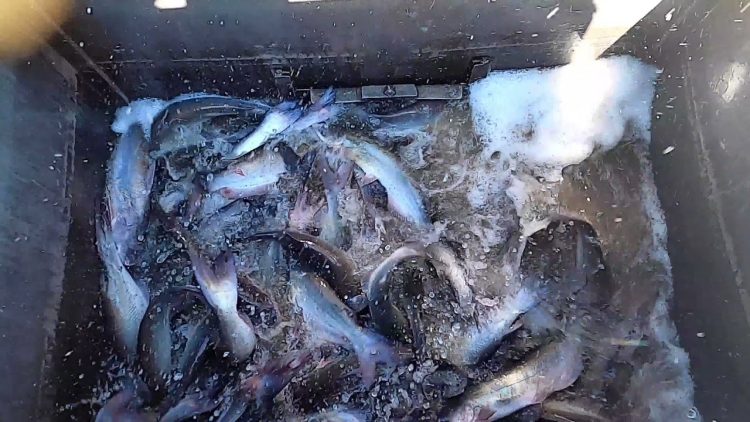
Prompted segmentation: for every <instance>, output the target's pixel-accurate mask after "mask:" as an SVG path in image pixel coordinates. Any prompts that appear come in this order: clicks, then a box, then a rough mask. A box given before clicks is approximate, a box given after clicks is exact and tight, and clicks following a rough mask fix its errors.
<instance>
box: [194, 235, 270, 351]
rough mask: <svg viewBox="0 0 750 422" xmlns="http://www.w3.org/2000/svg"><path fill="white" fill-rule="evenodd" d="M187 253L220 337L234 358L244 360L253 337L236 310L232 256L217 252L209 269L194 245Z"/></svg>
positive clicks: (248, 324) (248, 322)
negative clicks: (217, 324)
mask: <svg viewBox="0 0 750 422" xmlns="http://www.w3.org/2000/svg"><path fill="white" fill-rule="evenodd" d="M188 252H189V255H190V261H191V262H192V264H193V270H194V271H195V279H196V280H197V281H198V285H200V288H201V291H202V292H203V295H204V296H205V297H206V301H208V303H209V305H211V307H212V308H213V309H214V311H215V312H216V315H217V317H218V318H219V326H220V328H221V334H222V339H223V340H224V342H226V343H227V345H228V346H229V349H230V351H231V352H232V354H233V355H234V357H235V358H237V359H238V360H240V361H242V360H245V359H247V358H248V357H249V356H250V354H251V353H252V352H253V350H254V349H255V344H256V343H257V337H256V335H255V329H254V327H253V325H252V323H250V321H248V320H247V319H246V317H243V316H242V315H240V313H239V311H238V310H237V300H238V292H237V289H238V286H237V271H236V269H235V266H234V256H233V255H232V254H231V253H228V252H224V253H222V254H220V255H219V256H218V257H217V258H216V260H215V263H214V265H213V268H212V266H211V265H210V264H209V262H208V261H207V260H206V259H205V258H204V257H202V256H201V255H200V253H199V252H198V251H197V250H196V249H195V248H193V247H192V246H191V247H189V248H188Z"/></svg>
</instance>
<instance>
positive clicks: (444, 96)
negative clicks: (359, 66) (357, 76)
mask: <svg viewBox="0 0 750 422" xmlns="http://www.w3.org/2000/svg"><path fill="white" fill-rule="evenodd" d="M324 92H325V89H311V90H310V101H315V100H317V99H318V98H320V96H321V95H323V93H324ZM462 97H463V86H462V85H413V84H398V85H368V86H363V87H359V88H337V89H336V102H337V103H359V102H362V101H365V100H383V99H391V98H411V99H415V100H460V99H461V98H462Z"/></svg>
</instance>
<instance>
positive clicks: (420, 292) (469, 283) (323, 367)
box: [96, 89, 607, 421]
mask: <svg viewBox="0 0 750 422" xmlns="http://www.w3.org/2000/svg"><path fill="white" fill-rule="evenodd" d="M445 107H449V105H446V104H445V103H443V102H439V101H417V102H414V103H413V104H407V105H405V106H404V105H401V104H395V105H394V104H390V103H389V104H387V105H386V106H384V107H381V108H380V109H378V108H377V107H374V108H373V107H368V106H366V105H361V104H353V105H352V104H338V103H336V101H335V91H334V90H332V89H329V90H327V91H326V92H325V94H323V95H322V96H321V97H320V98H318V99H315V100H314V101H311V102H309V103H308V104H303V103H302V102H296V101H284V102H281V103H279V104H276V105H271V104H270V103H266V102H262V101H258V100H244V99H237V98H231V97H224V96H218V95H198V96H185V97H178V98H176V99H174V100H172V101H170V102H168V103H166V105H165V106H164V107H163V109H162V110H161V111H160V112H159V113H158V114H157V115H156V116H155V118H154V119H153V122H151V124H150V125H143V124H142V123H138V122H134V123H133V124H132V125H130V127H128V128H127V130H126V131H125V133H123V134H122V135H121V136H120V137H119V139H118V140H117V141H116V143H115V146H114V149H113V152H112V157H111V159H110V162H109V165H108V168H107V178H106V190H105V194H104V195H105V197H104V200H103V205H102V207H101V211H100V212H99V214H98V218H97V221H96V233H97V245H98V249H99V254H100V257H101V260H102V262H103V264H104V270H105V271H104V276H103V278H102V294H103V297H104V302H105V304H106V311H107V312H106V317H107V321H108V327H110V328H111V330H112V332H113V334H114V338H115V340H116V342H117V344H118V348H119V352H120V353H121V354H122V356H123V357H124V359H126V360H127V362H128V364H129V365H130V366H131V367H132V368H133V371H132V374H134V375H132V376H131V377H130V379H127V380H124V381H122V382H121V385H120V387H119V388H118V391H116V392H114V394H113V395H112V397H111V398H109V400H108V401H107V402H106V403H104V405H103V406H102V407H101V409H99V411H98V414H97V420H99V421H120V420H122V421H125V420H127V421H149V420H161V421H181V420H188V419H193V418H197V419H199V420H209V419H210V420H217V421H235V420H316V421H370V420H450V421H493V420H499V419H502V418H506V417H510V418H515V419H513V420H539V419H543V420H559V421H569V420H582V421H583V420H585V421H589V420H596V421H599V420H607V419H606V418H605V417H604V416H601V415H599V414H597V412H596V411H595V408H594V407H593V406H592V407H583V408H582V407H576V403H575V402H573V401H568V400H566V398H565V397H566V396H565V395H562V394H555V393H556V392H560V391H563V390H565V389H567V388H569V387H570V386H571V385H573V384H574V383H575V382H576V380H577V379H578V378H579V376H580V375H581V374H582V372H584V371H585V364H586V360H585V358H584V356H585V355H586V352H587V348H588V347H589V345H588V344H587V340H586V339H587V332H588V331H589V330H590V329H591V327H590V325H592V324H597V321H598V320H599V318H598V317H597V314H596V312H597V310H598V309H599V308H597V306H596V305H597V303H598V300H599V299H598V298H597V297H596V292H595V291H593V289H592V288H591V286H592V285H594V284H596V283H592V280H595V279H596V278H597V277H602V274H603V273H604V272H605V266H604V263H603V261H602V254H601V250H600V248H599V246H598V242H597V239H596V236H595V234H594V233H593V230H592V229H591V227H590V226H589V225H587V224H586V223H583V222H579V221H572V220H558V221H553V222H552V223H551V224H550V225H549V227H547V228H546V229H544V230H541V231H540V232H538V233H536V234H534V235H533V236H530V237H529V238H524V237H522V236H520V235H517V234H516V235H512V236H510V238H509V239H508V241H507V242H505V244H504V245H502V248H501V249H498V250H497V251H494V250H493V251H491V253H494V254H496V255H497V257H496V259H493V260H488V265H492V266H494V267H495V268H494V274H496V277H493V278H492V279H486V278H484V279H481V278H477V277H475V276H474V274H472V270H471V268H470V267H469V266H468V265H466V262H465V259H466V256H465V255H466V254H465V252H464V250H463V248H462V246H461V244H460V243H459V242H456V240H455V239H449V238H446V236H445V233H444V232H443V230H442V228H443V227H444V224H443V223H442V222H441V221H440V219H439V218H438V217H436V216H435V215H433V214H432V213H431V209H432V207H431V204H430V198H428V197H425V196H424V194H423V193H422V192H421V190H420V188H419V187H418V186H417V184H416V183H414V181H413V177H412V175H411V174H410V171H418V170H408V169H406V168H405V166H404V165H403V164H402V163H401V162H400V160H399V158H398V157H397V154H395V153H394V150H395V149H396V148H398V147H399V146H401V145H403V144H404V143H408V142H411V141H413V139H412V140H410V133H413V132H414V131H420V130H423V129H424V128H425V127H426V126H428V125H430V124H431V123H432V122H433V121H434V120H435V119H437V118H438V116H439V115H440V113H442V112H443V111H444V109H445ZM352 210H356V211H357V213H356V216H355V217H356V218H353V217H352V213H353V211H352ZM467 212H468V211H467ZM384 237H388V238H389V240H390V243H393V244H396V245H397V246H396V247H393V248H386V249H385V250H379V251H378V250H375V249H373V248H372V247H371V244H373V239H381V238H384ZM163 239H169V242H170V245H173V247H172V249H173V250H171V252H170V255H168V256H165V255H164V254H163V253H162V254H158V253H156V252H154V250H155V249H156V248H158V247H159V245H163V244H164V243H165V240H163ZM160 242H161V243H160ZM162 249H163V248H162ZM159 251H161V249H158V251H157V252H159ZM363 251H364V252H363ZM157 255H158V256H157ZM173 260H174V261H175V262H177V261H179V262H189V267H190V268H189V270H187V272H186V275H187V277H186V279H185V282H183V283H176V282H172V283H166V282H164V281H161V282H160V280H159V279H158V274H159V273H158V271H153V270H154V269H155V268H159V267H162V266H163V267H168V266H169V265H170V264H171V263H172V261H173ZM149 271H152V272H153V274H151V276H150V277H148V278H149V281H148V282H144V279H145V277H144V276H143V275H144V274H145V273H148V272H149ZM154 274H157V275H156V276H154ZM573 302H575V306H572V305H571V303H573Z"/></svg>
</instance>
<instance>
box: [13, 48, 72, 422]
mask: <svg viewBox="0 0 750 422" xmlns="http://www.w3.org/2000/svg"><path fill="white" fill-rule="evenodd" d="M75 92H76V75H75V71H74V70H73V68H72V67H70V65H69V64H67V62H66V61H65V60H64V59H62V58H61V57H59V56H58V55H57V54H56V53H54V52H53V51H51V50H49V49H44V50H43V51H42V52H41V53H39V54H37V55H35V56H34V57H30V58H28V59H25V60H20V61H18V62H15V63H13V64H9V63H5V64H0V168H1V169H2V171H3V177H2V178H1V179H0V221H1V222H2V224H0V274H2V287H1V288H2V293H0V356H2V359H0V380H2V381H1V382H0V402H2V403H3V406H0V420H3V421H21V420H29V419H33V417H34V412H35V409H36V407H37V403H38V400H39V399H40V398H41V396H42V395H44V394H45V393H46V391H43V390H42V389H40V385H41V379H42V378H43V371H44V369H43V368H44V366H45V364H48V363H50V362H51V359H50V357H49V356H48V355H47V350H48V345H49V346H51V344H52V343H53V340H54V332H55V325H56V321H57V310H58V306H59V300H60V295H61V291H62V285H63V272H64V268H65V246H66V243H67V234H68V220H69V210H70V189H69V187H70V180H71V177H72V175H73V166H72V158H73V145H74V139H75V137H74V134H75V117H76V100H75Z"/></svg>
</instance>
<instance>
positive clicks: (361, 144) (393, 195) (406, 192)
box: [341, 139, 432, 228]
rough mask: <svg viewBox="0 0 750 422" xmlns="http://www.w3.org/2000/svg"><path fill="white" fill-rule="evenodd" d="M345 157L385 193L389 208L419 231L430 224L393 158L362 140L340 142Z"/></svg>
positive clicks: (415, 191)
mask: <svg viewBox="0 0 750 422" xmlns="http://www.w3.org/2000/svg"><path fill="white" fill-rule="evenodd" d="M341 145H342V146H343V149H344V156H345V157H346V158H348V159H350V160H352V161H354V162H355V163H356V164H357V165H358V166H359V167H360V168H361V169H362V170H364V172H365V173H366V174H367V176H369V177H371V178H374V179H377V180H378V181H379V182H380V183H381V184H382V185H383V187H384V188H385V190H386V192H388V207H389V208H390V209H391V210H392V211H395V212H396V213H398V214H399V215H401V216H402V217H403V218H405V219H406V220H408V221H410V222H412V223H414V224H416V225H417V226H418V227H421V228H427V227H430V226H431V225H432V224H431V223H430V220H429V218H428V217H427V213H426V211H425V206H424V203H423V202H422V197H421V196H420V195H419V192H417V189H416V188H415V187H414V184H413V183H412V181H411V180H410V179H409V176H407V175H406V173H404V171H403V170H402V169H401V167H400V166H399V164H398V162H397V161H396V159H395V158H393V157H392V156H391V155H390V154H388V153H387V152H385V151H383V150H381V149H380V148H378V147H377V146H375V145H373V144H371V143H368V142H366V141H363V140H354V139H343V140H342V141H341Z"/></svg>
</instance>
